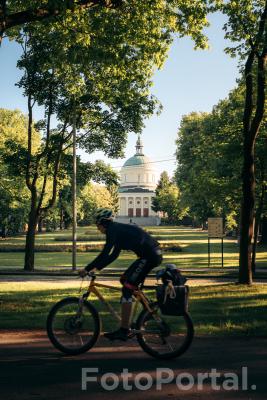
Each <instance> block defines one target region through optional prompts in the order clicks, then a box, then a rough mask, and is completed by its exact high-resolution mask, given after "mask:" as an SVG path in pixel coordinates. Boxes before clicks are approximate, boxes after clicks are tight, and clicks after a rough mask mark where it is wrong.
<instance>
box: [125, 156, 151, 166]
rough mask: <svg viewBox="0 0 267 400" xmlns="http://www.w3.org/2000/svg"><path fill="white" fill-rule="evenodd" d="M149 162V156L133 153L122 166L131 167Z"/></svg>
mask: <svg viewBox="0 0 267 400" xmlns="http://www.w3.org/2000/svg"><path fill="white" fill-rule="evenodd" d="M150 163H151V161H150V158H149V157H147V156H144V155H143V154H135V155H134V156H133V157H131V158H129V159H128V160H127V161H126V162H125V163H124V165H123V167H133V166H138V165H144V164H150Z"/></svg>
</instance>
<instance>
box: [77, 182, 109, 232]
mask: <svg viewBox="0 0 267 400" xmlns="http://www.w3.org/2000/svg"><path fill="white" fill-rule="evenodd" d="M80 197H81V203H82V205H81V210H80V223H82V224H83V225H90V224H93V223H94V222H95V215H96V210H97V209H98V208H101V207H107V208H111V209H112V208H113V206H114V204H113V198H112V196H111V193H110V192H109V190H108V189H107V188H106V187H104V186H101V185H93V184H92V183H88V184H87V185H86V186H85V187H84V188H83V189H82V191H81V196H80Z"/></svg>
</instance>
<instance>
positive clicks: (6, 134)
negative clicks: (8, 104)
mask: <svg viewBox="0 0 267 400" xmlns="http://www.w3.org/2000/svg"><path fill="white" fill-rule="evenodd" d="M14 141H16V142H17V143H19V144H20V146H21V147H22V148H23V149H24V151H25V150H26V146H27V118H26V117H25V116H24V115H23V114H22V113H21V112H20V111H18V110H14V111H13V110H5V109H0V173H1V180H0V224H1V226H0V229H1V235H2V237H5V236H6V235H10V234H14V233H18V232H21V231H22V229H23V228H24V225H25V223H26V222H27V212H28V208H29V195H28V193H27V190H26V188H25V186H24V181H23V178H22V177H21V176H20V175H18V174H17V173H14V171H12V169H10V168H8V164H7V163H6V162H5V159H6V157H8V156H9V151H8V144H9V143H14ZM39 141H40V138H39V136H38V134H37V133H36V132H34V135H33V147H34V148H36V146H38V143H39Z"/></svg>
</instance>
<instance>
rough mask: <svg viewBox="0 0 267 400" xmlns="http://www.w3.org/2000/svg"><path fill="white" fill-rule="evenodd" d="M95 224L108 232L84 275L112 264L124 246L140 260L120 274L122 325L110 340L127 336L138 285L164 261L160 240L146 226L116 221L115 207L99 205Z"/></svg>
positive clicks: (84, 270) (107, 334)
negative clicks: (146, 230) (147, 230)
mask: <svg viewBox="0 0 267 400" xmlns="http://www.w3.org/2000/svg"><path fill="white" fill-rule="evenodd" d="M96 226H97V228H98V229H99V231H100V232H102V233H104V234H105V235H106V243H105V246H104V248H103V250H102V252H101V253H100V254H99V255H98V256H97V257H96V258H95V259H94V260H93V261H92V262H91V263H89V264H88V265H87V266H86V267H85V268H84V269H83V270H81V271H79V274H80V276H81V277H84V276H85V275H86V274H87V273H88V272H90V271H94V270H101V269H103V268H104V267H106V266H107V265H109V264H111V263H112V262H113V261H114V260H115V259H116V258H117V257H118V256H119V254H120V252H121V250H131V251H133V252H134V253H135V254H136V255H137V257H138V258H137V260H136V261H134V262H133V263H132V264H131V265H130V267H129V268H128V269H127V270H126V271H125V272H124V274H123V275H122V276H121V279H120V282H121V284H122V296H121V326H120V328H119V329H117V330H116V331H114V332H109V333H106V334H104V336H105V337H106V338H108V339H110V340H124V341H125V340H127V338H128V334H129V322H130V317H131V311H132V295H133V292H134V290H135V289H136V288H137V286H138V285H139V284H140V283H142V282H144V280H145V278H146V276H147V274H148V273H149V272H150V271H151V270H152V269H153V268H155V267H157V266H158V265H160V264H161V261H162V252H161V249H160V247H159V243H158V242H157V241H156V240H155V239H154V238H153V237H152V236H150V235H149V234H148V233H147V232H145V231H144V230H143V229H141V228H140V227H138V226H137V225H133V224H131V225H130V224H122V223H118V222H114V221H113V215H112V210H110V209H108V208H100V209H99V210H97V213H96Z"/></svg>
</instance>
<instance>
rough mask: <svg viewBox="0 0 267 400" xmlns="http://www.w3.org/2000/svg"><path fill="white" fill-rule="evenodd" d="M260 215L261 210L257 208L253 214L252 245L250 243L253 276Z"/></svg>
mask: <svg viewBox="0 0 267 400" xmlns="http://www.w3.org/2000/svg"><path fill="white" fill-rule="evenodd" d="M260 217H261V211H260V210H259V208H258V210H257V212H256V216H255V225H254V234H253V245H252V261H251V268H252V273H253V276H254V275H255V272H256V254H257V244H258V233H259V225H260Z"/></svg>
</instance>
